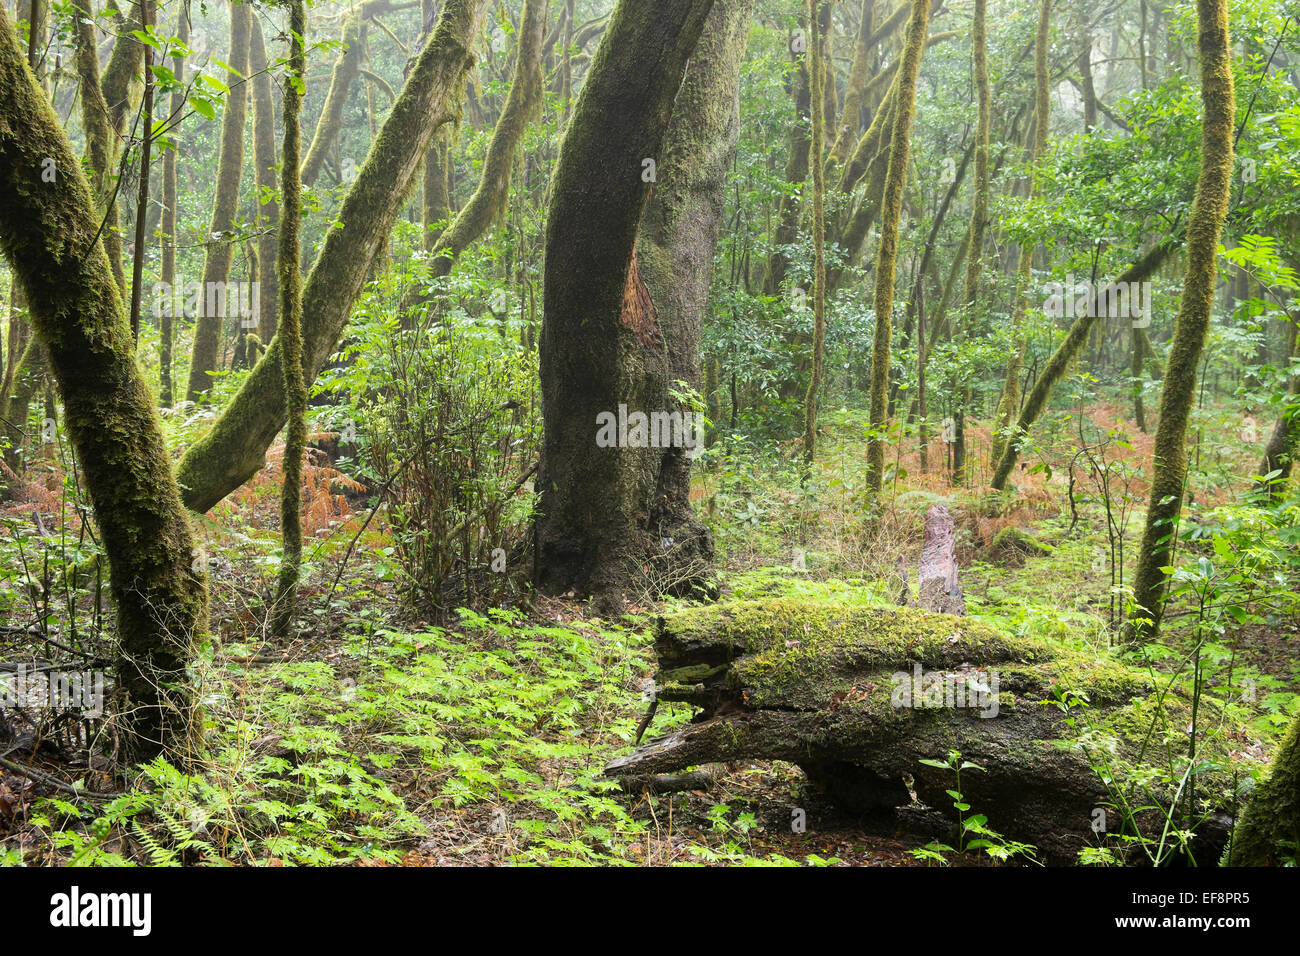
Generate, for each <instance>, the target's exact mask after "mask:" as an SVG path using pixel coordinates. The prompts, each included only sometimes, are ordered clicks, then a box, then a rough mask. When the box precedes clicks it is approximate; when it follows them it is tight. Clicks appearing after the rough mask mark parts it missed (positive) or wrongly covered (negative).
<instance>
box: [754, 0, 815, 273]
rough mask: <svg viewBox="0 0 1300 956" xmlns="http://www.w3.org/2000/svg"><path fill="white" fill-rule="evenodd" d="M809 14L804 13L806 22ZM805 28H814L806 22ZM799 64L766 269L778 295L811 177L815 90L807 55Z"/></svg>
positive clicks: (799, 56)
mask: <svg viewBox="0 0 1300 956" xmlns="http://www.w3.org/2000/svg"><path fill="white" fill-rule="evenodd" d="M805 20H806V17H801V18H800V22H801V23H803V22H804V21H805ZM804 29H811V27H810V26H809V25H808V24H806V23H805V25H804ZM795 61H796V66H795V69H794V71H793V72H792V73H791V75H790V95H791V97H792V98H793V100H794V122H792V123H791V124H790V130H789V132H788V133H787V134H786V150H787V152H786V161H785V172H784V175H783V177H782V179H783V180H784V182H785V183H786V184H787V186H789V187H791V188H790V190H789V191H788V192H784V193H782V195H781V199H780V201H779V202H778V203H777V213H776V228H775V229H774V230H773V234H772V253H771V255H770V256H768V259H767V265H766V267H765V269H764V271H763V293H764V294H765V295H777V294H778V293H779V292H780V291H781V286H782V285H783V284H784V283H785V274H786V270H787V268H788V267H789V264H790V263H789V257H788V247H789V246H790V245H791V244H792V243H794V241H795V239H796V238H798V236H799V195H798V192H797V190H796V189H795V188H794V187H796V186H801V185H802V184H803V183H804V181H805V180H807V179H808V142H809V131H808V123H809V118H810V117H811V108H810V107H811V103H812V100H811V92H810V89H811V88H810V86H809V81H808V63H807V57H806V56H805V55H803V54H796V55H795Z"/></svg>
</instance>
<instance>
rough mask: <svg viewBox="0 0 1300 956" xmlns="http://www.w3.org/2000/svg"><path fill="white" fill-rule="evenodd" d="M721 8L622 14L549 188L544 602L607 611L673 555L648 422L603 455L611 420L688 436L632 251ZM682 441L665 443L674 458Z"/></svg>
mask: <svg viewBox="0 0 1300 956" xmlns="http://www.w3.org/2000/svg"><path fill="white" fill-rule="evenodd" d="M712 7H713V0H664V2H661V3H658V4H655V5H654V6H653V7H652V6H650V5H647V4H644V3H640V2H637V0H620V2H619V4H618V6H617V7H616V8H615V10H614V14H613V17H612V19H611V20H610V24H609V28H608V30H607V32H606V34H605V37H604V40H603V41H602V42H601V45H600V49H599V50H598V51H597V53H596V59H595V62H594V63H593V64H592V67H591V71H590V73H589V74H588V76H587V81H586V84H585V85H584V86H583V89H582V92H581V94H580V95H579V98H578V102H577V105H576V106H575V108H574V114H573V118H572V119H571V120H570V122H569V130H568V132H567V134H566V135H565V137H564V143H563V145H562V146H561V148H560V157H559V161H558V163H557V165H556V168H555V174H554V178H553V179H552V183H551V190H552V200H551V208H550V214H549V216H548V217H547V228H546V275H545V285H544V289H545V293H544V303H545V305H544V308H545V313H544V319H543V324H542V335H541V345H540V363H541V367H540V371H541V383H542V410H543V419H544V422H545V435H544V440H543V449H542V457H541V465H540V469H539V475H538V482H537V484H538V487H539V488H540V489H541V492H542V500H541V506H540V514H539V516H538V519H537V524H536V551H535V561H536V566H535V568H536V570H535V575H536V580H537V584H538V586H539V587H540V588H541V589H542V590H543V591H545V592H548V593H559V592H563V591H567V590H569V589H571V588H572V589H578V590H581V591H583V592H585V593H590V594H595V595H597V596H599V598H600V603H601V604H602V606H606V607H607V608H608V607H612V606H617V605H618V604H619V603H620V600H619V599H620V598H621V597H622V596H623V594H624V593H626V592H627V590H628V589H629V587H631V586H633V585H634V584H638V583H644V582H642V581H641V580H640V579H641V574H642V572H641V568H642V566H643V565H644V564H646V563H647V553H646V552H647V550H648V551H649V553H650V555H652V556H653V555H655V554H663V553H665V552H670V551H671V550H672V548H673V544H674V542H673V541H671V540H669V539H668V537H667V536H665V537H664V538H663V539H662V540H660V539H659V538H654V539H653V540H651V539H652V535H653V531H654V529H652V528H650V527H648V526H647V520H648V518H649V515H650V510H651V507H652V505H653V500H652V496H653V494H654V491H655V489H656V486H657V483H658V482H657V479H658V473H659V471H660V469H661V467H662V460H663V458H664V456H665V453H666V451H667V450H668V449H664V448H662V447H658V448H656V447H650V446H649V441H648V438H649V436H648V435H647V427H646V424H645V421H644V420H642V421H641V422H640V425H641V427H640V428H639V429H637V428H635V427H632V428H626V430H624V429H620V431H624V434H622V435H618V436H617V437H614V438H612V439H609V440H607V441H605V442H603V444H605V445H606V447H601V445H598V444H597V442H598V440H600V434H599V433H598V430H597V429H598V426H600V425H601V424H602V422H603V421H605V420H606V416H617V417H619V418H622V419H625V421H626V422H627V423H628V424H629V425H633V426H635V425H636V424H637V420H636V419H634V418H633V416H634V415H635V416H643V417H645V418H648V416H649V415H650V414H659V415H663V416H664V417H667V416H668V415H669V414H671V413H674V412H676V413H678V414H679V421H681V418H680V412H681V406H680V403H679V402H678V401H676V400H675V399H673V398H672V397H671V396H669V395H666V394H664V391H663V388H662V384H661V383H660V381H659V380H658V378H657V377H656V376H654V375H647V374H646V367H647V363H651V362H653V363H656V364H658V363H661V362H663V361H664V358H663V355H664V352H665V349H666V342H667V340H666V338H665V334H664V332H665V330H664V329H662V328H661V327H660V325H659V321H658V318H657V315H656V310H657V307H658V304H657V303H656V302H655V301H654V299H653V297H652V293H650V292H649V291H647V287H646V285H645V283H644V281H642V279H641V278H640V275H639V270H638V269H637V267H636V243H637V233H638V227H639V225H640V221H641V214H642V212H643V210H644V209H645V205H646V202H647V200H648V199H649V194H650V189H651V182H652V181H653V180H654V178H655V174H656V171H657V170H658V169H660V168H662V169H663V171H664V173H665V175H667V174H668V173H669V172H670V170H672V166H673V165H674V163H675V162H681V161H682V160H676V161H674V160H673V159H672V158H671V157H670V156H668V155H667V154H666V153H665V150H664V145H665V144H664V136H665V133H666V132H667V130H668V124H669V119H670V117H671V115H672V113H673V104H674V101H675V100H676V98H677V94H678V91H679V89H680V88H681V86H682V78H683V72H684V71H685V68H686V63H687V60H688V59H689V58H690V57H691V54H692V51H693V50H694V48H695V45H696V42H697V40H698V39H699V37H700V33H701V31H702V30H703V28H704V23H705V20H706V18H707V17H708V14H709V11H710V9H711V8H712ZM682 172H683V170H673V173H674V175H680V174H681V173H682ZM663 188H664V189H668V188H669V186H668V184H667V183H665V184H664V186H663ZM676 188H681V187H680V186H678V187H676ZM709 258H711V256H709ZM705 268H707V267H705ZM675 331H676V330H672V329H670V330H668V332H669V333H670V334H671V333H672V332H675ZM663 430H667V428H666V427H665V429H663ZM684 432H685V429H684V428H682V427H679V428H678V434H677V436H671V435H670V436H669V438H670V439H673V438H676V439H677V440H673V441H670V443H671V444H672V445H676V446H678V453H680V446H681V445H682V443H683V440H684V438H685V435H684ZM659 437H662V436H659ZM607 439H608V436H607ZM610 444H612V445H615V446H617V447H608V446H609V445H610ZM596 502H599V507H596V506H594V503H596ZM689 576H690V575H688V577H689ZM663 583H668V584H671V583H672V582H671V581H664V582H663ZM684 583H687V584H690V583H692V582H690V581H687V582H684Z"/></svg>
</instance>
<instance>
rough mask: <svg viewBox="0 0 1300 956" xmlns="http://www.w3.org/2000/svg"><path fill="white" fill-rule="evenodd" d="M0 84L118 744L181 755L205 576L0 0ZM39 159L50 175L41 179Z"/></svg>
mask: <svg viewBox="0 0 1300 956" xmlns="http://www.w3.org/2000/svg"><path fill="white" fill-rule="evenodd" d="M0 88H2V89H4V90H5V94H6V95H5V98H4V100H3V101H0V248H2V249H3V251H4V255H5V257H6V258H7V259H8V260H9V262H10V264H11V266H12V267H13V269H14V271H15V273H16V275H17V276H18V278H19V280H20V282H21V283H22V286H23V288H24V289H25V290H26V293H27V298H28V302H29V303H30V307H31V315H32V325H33V328H34V330H35V333H36V335H37V337H38V338H39V339H40V340H41V341H42V342H43V343H44V345H45V347H46V349H47V350H48V353H49V361H50V367H51V369H52V370H53V372H54V377H55V380H56V381H57V382H58V385H59V391H60V394H61V396H62V398H63V406H64V419H65V422H66V425H67V429H68V434H69V436H70V437H71V440H72V445H73V448H74V449H75V451H76V454H77V460H78V464H79V466H80V469H81V476H82V480H83V481H84V482H85V486H86V489H87V491H88V492H89V495H90V499H91V503H92V505H93V507H94V512H95V519H96V522H97V524H98V526H99V531H100V540H101V541H102V542H103V545H104V550H105V552H106V553H107V556H108V561H109V567H110V570H111V580H112V593H113V599H114V603H115V605H116V607H117V636H118V650H117V672H118V674H117V676H118V685H119V687H120V688H121V690H122V691H123V693H124V694H125V697H126V699H125V701H124V703H123V707H122V709H121V711H120V717H121V720H122V727H123V730H124V737H125V743H126V746H127V752H128V754H129V755H130V756H132V757H134V758H138V759H148V758H150V757H153V756H154V755H156V754H159V753H163V752H165V753H167V755H168V757H169V758H170V759H172V760H173V761H174V762H181V763H184V762H185V760H186V758H187V757H188V755H190V754H191V753H192V752H193V751H194V750H195V749H196V748H197V746H198V744H199V740H198V735H197V725H196V723H195V721H194V716H195V708H194V694H193V690H192V687H191V686H190V683H189V678H188V676H187V675H186V672H185V668H186V665H187V664H188V662H189V659H190V656H191V649H192V648H193V646H194V642H195V640H196V639H197V638H198V637H200V636H201V635H202V633H203V632H204V631H205V629H206V617H207V612H206V597H205V592H204V584H203V580H202V578H201V577H200V576H199V575H198V574H196V573H195V571H194V570H192V562H193V560H194V559H193V539H192V537H191V532H190V527H189V523H188V521H187V519H186V515H185V510H184V508H183V507H182V506H181V501H180V494H179V490H178V488H177V486H176V481H175V479H174V478H173V477H172V471H171V459H170V456H169V455H168V453H167V447H166V445H165V444H164V442H163V437H162V430H161V427H160V425H159V422H158V415H157V410H156V408H155V406H154V403H153V398H152V396H151V394H150V391H149V388H148V387H147V385H146V384H145V381H144V377H143V375H142V374H141V372H140V368H139V366H138V365H137V364H136V361H135V357H134V349H133V347H132V342H131V328H130V324H129V323H128V321H127V317H126V314H125V312H124V310H123V307H122V299H121V297H120V295H119V294H118V289H117V284H116V282H115V281H114V279H113V274H112V271H111V270H110V268H109V263H108V261H107V259H106V258H105V255H104V251H103V246H102V243H98V242H95V238H94V237H95V235H96V233H97V232H98V229H99V217H98V216H97V215H96V213H95V204H94V201H93V200H92V198H91V191H90V187H89V185H88V183H87V182H86V179H85V176H84V175H83V174H82V171H81V166H80V164H79V163H78V161H77V158H76V156H74V155H73V153H72V149H71V147H70V146H69V144H68V141H67V138H66V137H65V136H64V134H63V131H62V129H61V127H60V125H59V119H58V117H57V116H56V115H55V114H54V111H53V109H51V107H50V105H49V101H48V99H47V98H46V97H45V95H44V94H43V92H42V91H41V90H40V88H39V87H38V86H37V84H36V81H35V78H34V77H33V76H32V73H31V71H30V70H29V68H28V66H27V64H26V62H25V61H24V60H23V58H22V56H21V55H20V53H19V50H18V45H17V37H16V36H15V34H14V30H13V27H12V26H11V25H10V22H9V19H8V15H7V14H6V13H5V11H4V9H3V7H0ZM47 157H48V158H51V159H53V160H54V168H55V170H56V172H57V175H56V176H55V178H54V181H53V182H46V181H44V179H43V178H42V175H41V174H42V169H43V161H44V160H45V159H46V158H47Z"/></svg>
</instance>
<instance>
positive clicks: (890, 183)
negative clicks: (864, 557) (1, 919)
mask: <svg viewBox="0 0 1300 956" xmlns="http://www.w3.org/2000/svg"><path fill="white" fill-rule="evenodd" d="M929 19H930V0H912V15H911V19H910V20H909V21H908V24H907V34H906V39H905V40H904V43H903V58H902V62H901V64H900V65H899V68H898V79H897V81H896V82H897V83H898V94H897V103H898V105H897V116H896V117H895V118H894V128H893V133H892V135H891V137H890V138H891V140H892V142H891V144H890V150H889V168H888V170H887V171H886V173H885V189H884V193H883V195H882V197H881V221H880V253H879V255H878V256H877V257H876V283H875V294H874V296H873V302H874V303H875V313H876V329H875V335H874V338H873V341H872V348H871V399H870V423H871V433H870V435H869V437H868V439H867V489H868V491H869V493H870V494H872V495H875V496H879V495H880V489H881V486H882V483H883V481H884V476H885V434H884V432H885V428H886V421H885V419H886V408H885V405H886V399H887V398H888V395H889V346H890V336H891V334H892V331H893V322H892V318H893V312H894V267H895V264H896V259H897V255H898V220H899V216H900V214H901V213H902V209H903V189H904V187H905V186H906V185H907V164H908V156H909V154H910V151H911V144H912V119H913V116H914V115H915V106H916V78H917V75H918V74H919V73H920V71H921V55H922V53H924V51H925V41H926V36H927V33H928V30H929Z"/></svg>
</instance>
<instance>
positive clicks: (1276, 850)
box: [1227, 717, 1300, 866]
mask: <svg viewBox="0 0 1300 956" xmlns="http://www.w3.org/2000/svg"><path fill="white" fill-rule="evenodd" d="M1297 846H1300V717H1297V718H1295V719H1294V720H1292V721H1291V729H1290V730H1289V731H1287V735H1286V738H1285V739H1284V740H1283V741H1282V746H1281V747H1279V748H1278V751H1277V753H1276V754H1274V755H1273V763H1272V770H1271V771H1270V773H1269V776H1268V779H1267V780H1264V781H1262V782H1261V783H1259V784H1258V785H1256V787H1255V789H1254V791H1253V792H1252V793H1251V795H1250V799H1249V802H1248V803H1247V804H1246V810H1245V812H1244V813H1242V815H1241V820H1240V822H1239V823H1238V824H1237V828H1236V830H1235V831H1234V832H1233V834H1232V846H1231V847H1230V848H1229V850H1228V859H1227V862H1228V865H1229V866H1282V865H1283V863H1284V862H1285V861H1286V859H1287V858H1290V859H1292V860H1294V859H1295V857H1296V847H1297Z"/></svg>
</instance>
